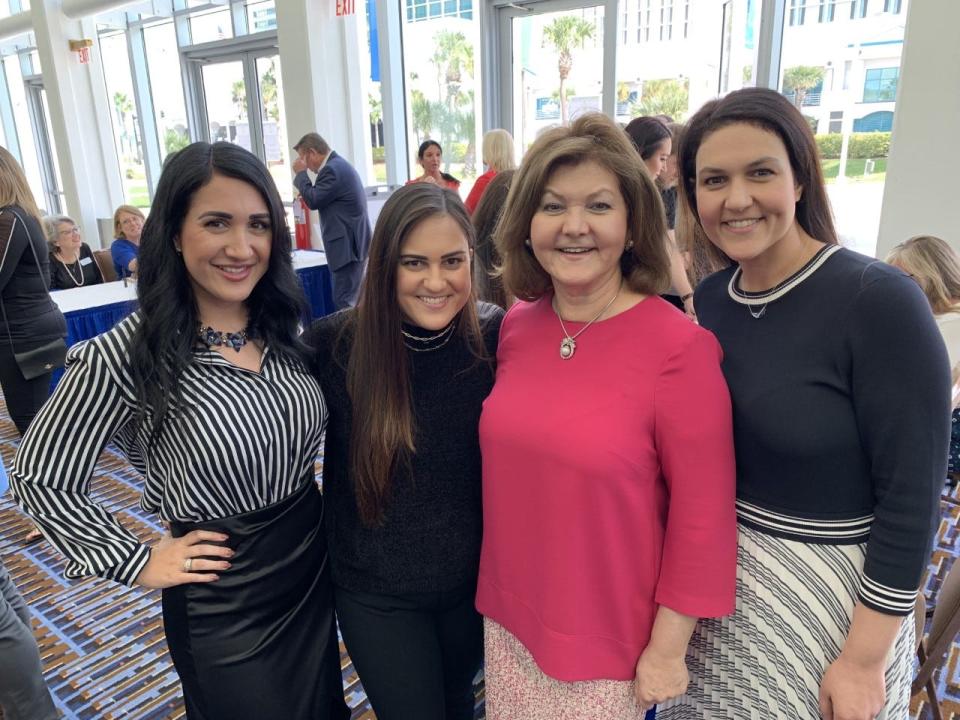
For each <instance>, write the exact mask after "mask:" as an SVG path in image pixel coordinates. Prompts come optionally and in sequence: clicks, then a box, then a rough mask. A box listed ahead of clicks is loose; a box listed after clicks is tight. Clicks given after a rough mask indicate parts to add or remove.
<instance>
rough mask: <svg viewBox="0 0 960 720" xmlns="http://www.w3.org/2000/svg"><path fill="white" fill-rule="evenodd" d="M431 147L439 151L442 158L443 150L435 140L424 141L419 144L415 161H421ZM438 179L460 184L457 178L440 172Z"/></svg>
mask: <svg viewBox="0 0 960 720" xmlns="http://www.w3.org/2000/svg"><path fill="white" fill-rule="evenodd" d="M431 147H435V148H436V149H437V150H439V151H440V156H441V157H443V148H442V147H440V143H438V142H437V141H436V140H424V141H423V142H422V143H420V147H419V148H417V159H418V160H423V154H424V153H425V152H426V151H427V150H429V149H430V148H431ZM440 177H442V178H443V179H444V180H446V181H447V182H455V183H458V182H460V181H459V180H458V179H457V178H455V177H454V176H453V175H451V174H450V173H445V172H443V171H441V172H440Z"/></svg>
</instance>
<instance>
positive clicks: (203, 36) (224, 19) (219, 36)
mask: <svg viewBox="0 0 960 720" xmlns="http://www.w3.org/2000/svg"><path fill="white" fill-rule="evenodd" d="M188 4H189V3H188ZM232 37H233V20H232V18H231V17H230V9H229V8H223V9H222V10H216V9H215V10H210V11H209V12H204V13H199V14H197V15H191V16H190V42H191V43H193V44H194V45H197V44H199V43H205V42H213V41H214V40H225V39H227V38H232Z"/></svg>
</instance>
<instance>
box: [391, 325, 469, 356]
mask: <svg viewBox="0 0 960 720" xmlns="http://www.w3.org/2000/svg"><path fill="white" fill-rule="evenodd" d="M456 324H457V320H456V318H454V319H453V320H451V321H450V324H449V325H447V326H446V327H445V328H444V329H443V330H441V331H440V332H438V333H437V334H436V335H431V336H430V337H420V336H419V335H413V334H412V333H408V332H407V331H406V330H404V329H403V328H402V327H401V328H400V332H402V333H403V344H404V345H405V346H406V348H407V349H408V350H413V351H414V352H433V351H434V350H439V349H440V348H442V347H443V346H444V345H446V344H447V343H448V342H450V338H452V337H453V328H454V327H456ZM408 338H409V339H410V340H413V341H414V342H415V343H421V344H422V345H426V344H427V343H431V342H434V341H436V340H440V339H441V338H443V339H442V340H440V342H438V343H437V344H436V345H433V346H430V347H417V346H416V345H411V344H410V343H408V342H407V339H408Z"/></svg>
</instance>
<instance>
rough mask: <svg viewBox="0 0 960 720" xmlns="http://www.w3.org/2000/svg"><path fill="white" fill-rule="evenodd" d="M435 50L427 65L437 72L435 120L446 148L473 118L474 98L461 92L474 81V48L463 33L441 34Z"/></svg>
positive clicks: (447, 161)
mask: <svg viewBox="0 0 960 720" xmlns="http://www.w3.org/2000/svg"><path fill="white" fill-rule="evenodd" d="M433 42H434V47H435V48H436V49H435V51H434V53H433V55H432V56H431V57H430V62H431V63H433V65H434V66H435V67H436V69H437V86H438V92H439V93H440V96H441V97H440V108H439V109H440V112H437V113H436V114H435V117H434V118H433V119H434V120H436V121H438V124H439V126H440V139H441V141H442V143H441V144H444V145H446V144H448V140H450V139H452V140H461V141H462V139H463V136H462V135H461V134H460V133H459V130H460V129H462V127H461V126H463V127H469V124H470V122H472V119H471V120H470V121H469V122H467V124H466V125H464V121H465V120H466V118H465V117H464V112H466V114H468V115H472V114H473V94H472V93H467V92H464V91H463V85H464V82H465V80H466V79H467V78H471V79H472V78H473V45H472V44H471V43H470V42H469V41H468V40H467V36H466V35H464V34H463V33H462V32H455V31H452V30H440V31H439V32H437V33H436V34H435V35H434V36H433ZM441 80H442V82H443V84H444V85H446V94H445V96H444V94H443V92H442V91H441V90H440V84H441ZM473 142H474V141H473V137H472V136H471V137H469V138H468V139H467V144H468V146H469V145H471V144H473ZM449 169H450V154H449V153H448V154H447V155H446V159H445V161H444V170H447V171H449Z"/></svg>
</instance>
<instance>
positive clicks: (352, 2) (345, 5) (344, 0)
mask: <svg viewBox="0 0 960 720" xmlns="http://www.w3.org/2000/svg"><path fill="white" fill-rule="evenodd" d="M356 11H357V3H356V0H337V17H340V16H342V15H353V14H354V13H355V12H356Z"/></svg>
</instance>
